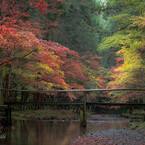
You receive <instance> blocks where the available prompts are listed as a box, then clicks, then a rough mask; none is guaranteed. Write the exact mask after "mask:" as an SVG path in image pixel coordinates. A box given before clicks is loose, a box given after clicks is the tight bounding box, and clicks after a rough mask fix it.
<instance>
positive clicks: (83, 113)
mask: <svg viewBox="0 0 145 145" xmlns="http://www.w3.org/2000/svg"><path fill="white" fill-rule="evenodd" d="M3 91H5V92H6V91H7V92H10V91H16V92H30V93H56V92H59V93H64V92H65V93H67V92H72V93H73V92H83V101H82V102H78V103H73V102H68V103H66V102H65V103H64V102H60V103H56V102H55V103H53V102H43V103H42V102H7V104H9V105H10V104H19V105H24V104H32V103H33V104H35V105H40V104H42V105H48V106H50V105H51V106H52V105H80V124H81V125H82V126H86V125H87V121H86V106H87V105H103V106H106V105H110V106H121V105H124V104H123V103H116V104H115V103H112V104H111V103H98V102H87V93H89V92H99V91H109V92H110V91H143V92H144V91H145V89H136V88H122V89H73V90H16V89H5V88H2V89H0V100H1V104H2V101H3V96H2V94H3V93H2V92H3ZM127 105H136V104H127ZM138 105H140V106H145V104H138Z"/></svg>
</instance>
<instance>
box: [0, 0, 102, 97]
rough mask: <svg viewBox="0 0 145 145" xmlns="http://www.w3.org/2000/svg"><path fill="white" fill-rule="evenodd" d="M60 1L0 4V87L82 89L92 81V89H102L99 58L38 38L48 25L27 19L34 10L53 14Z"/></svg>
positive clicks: (5, 1) (4, 1) (22, 0)
mask: <svg viewBox="0 0 145 145" xmlns="http://www.w3.org/2000/svg"><path fill="white" fill-rule="evenodd" d="M63 2H64V0H58V1H45V0H30V1H27V0H2V1H1V2H0V11H1V13H0V24H1V25H0V75H1V77H0V79H1V84H0V85H1V88H8V89H9V88H17V89H41V90H43V89H45V90H47V89H48V90H50V89H83V88H86V87H87V84H88V83H89V82H94V83H93V85H94V87H96V86H98V87H104V84H103V82H102V81H100V80H101V77H102V76H101V74H99V68H100V66H99V60H100V59H101V58H100V57H98V56H97V55H96V56H94V57H92V54H86V55H85V56H82V57H80V56H79V55H78V53H76V52H74V51H72V50H70V49H69V48H66V47H65V46H62V45H61V44H59V43H56V42H52V41H47V40H44V39H42V36H43V34H45V33H48V32H46V31H44V30H43V27H48V24H47V23H44V24H42V23H39V20H38V19H31V14H30V11H35V10H38V11H39V14H40V15H42V17H45V15H47V14H49V13H51V12H53V11H57V6H58V5H61V3H63ZM68 4H69V5H71V4H70V3H68ZM58 23H59V22H56V21H55V22H51V21H50V20H49V26H50V25H53V27H55V26H56V25H57V24H58ZM90 64H91V65H90ZM72 97H74V96H72Z"/></svg>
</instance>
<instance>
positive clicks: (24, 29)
mask: <svg viewBox="0 0 145 145" xmlns="http://www.w3.org/2000/svg"><path fill="white" fill-rule="evenodd" d="M144 10H145V3H144V1H143V0H130V1H126V0H119V1H118V0H104V1H103V0H29V1H28V0H2V1H0V88H5V89H19V90H20V89H32V90H33V89H39V90H52V89H88V88H144V87H145V75H144V72H145V11H144ZM68 96H69V97H70V98H71V99H72V98H77V96H76V95H72V94H69V95H68ZM109 96H110V97H111V98H112V100H114V101H118V102H119V101H122V102H126V101H128V100H130V99H133V98H136V96H137V98H142V97H143V93H139V92H134V93H130V92H120V93H114V92H110V94H109Z"/></svg>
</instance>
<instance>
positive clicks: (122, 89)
mask: <svg viewBox="0 0 145 145" xmlns="http://www.w3.org/2000/svg"><path fill="white" fill-rule="evenodd" d="M0 90H6V91H20V92H33V93H35V92H36V93H39V92H40V93H41V92H43V93H47V92H48V93H54V92H62V93H63V92H95V91H145V89H138V88H120V89H72V90H17V89H5V88H1V89H0Z"/></svg>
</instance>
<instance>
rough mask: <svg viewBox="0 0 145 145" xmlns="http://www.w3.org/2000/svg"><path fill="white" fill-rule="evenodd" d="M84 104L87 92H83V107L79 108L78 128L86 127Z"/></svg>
mask: <svg viewBox="0 0 145 145" xmlns="http://www.w3.org/2000/svg"><path fill="white" fill-rule="evenodd" d="M86 103H87V92H84V95H83V106H81V107H80V126H83V127H86V126H87V115H86V114H87V113H86V112H87V110H86Z"/></svg>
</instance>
